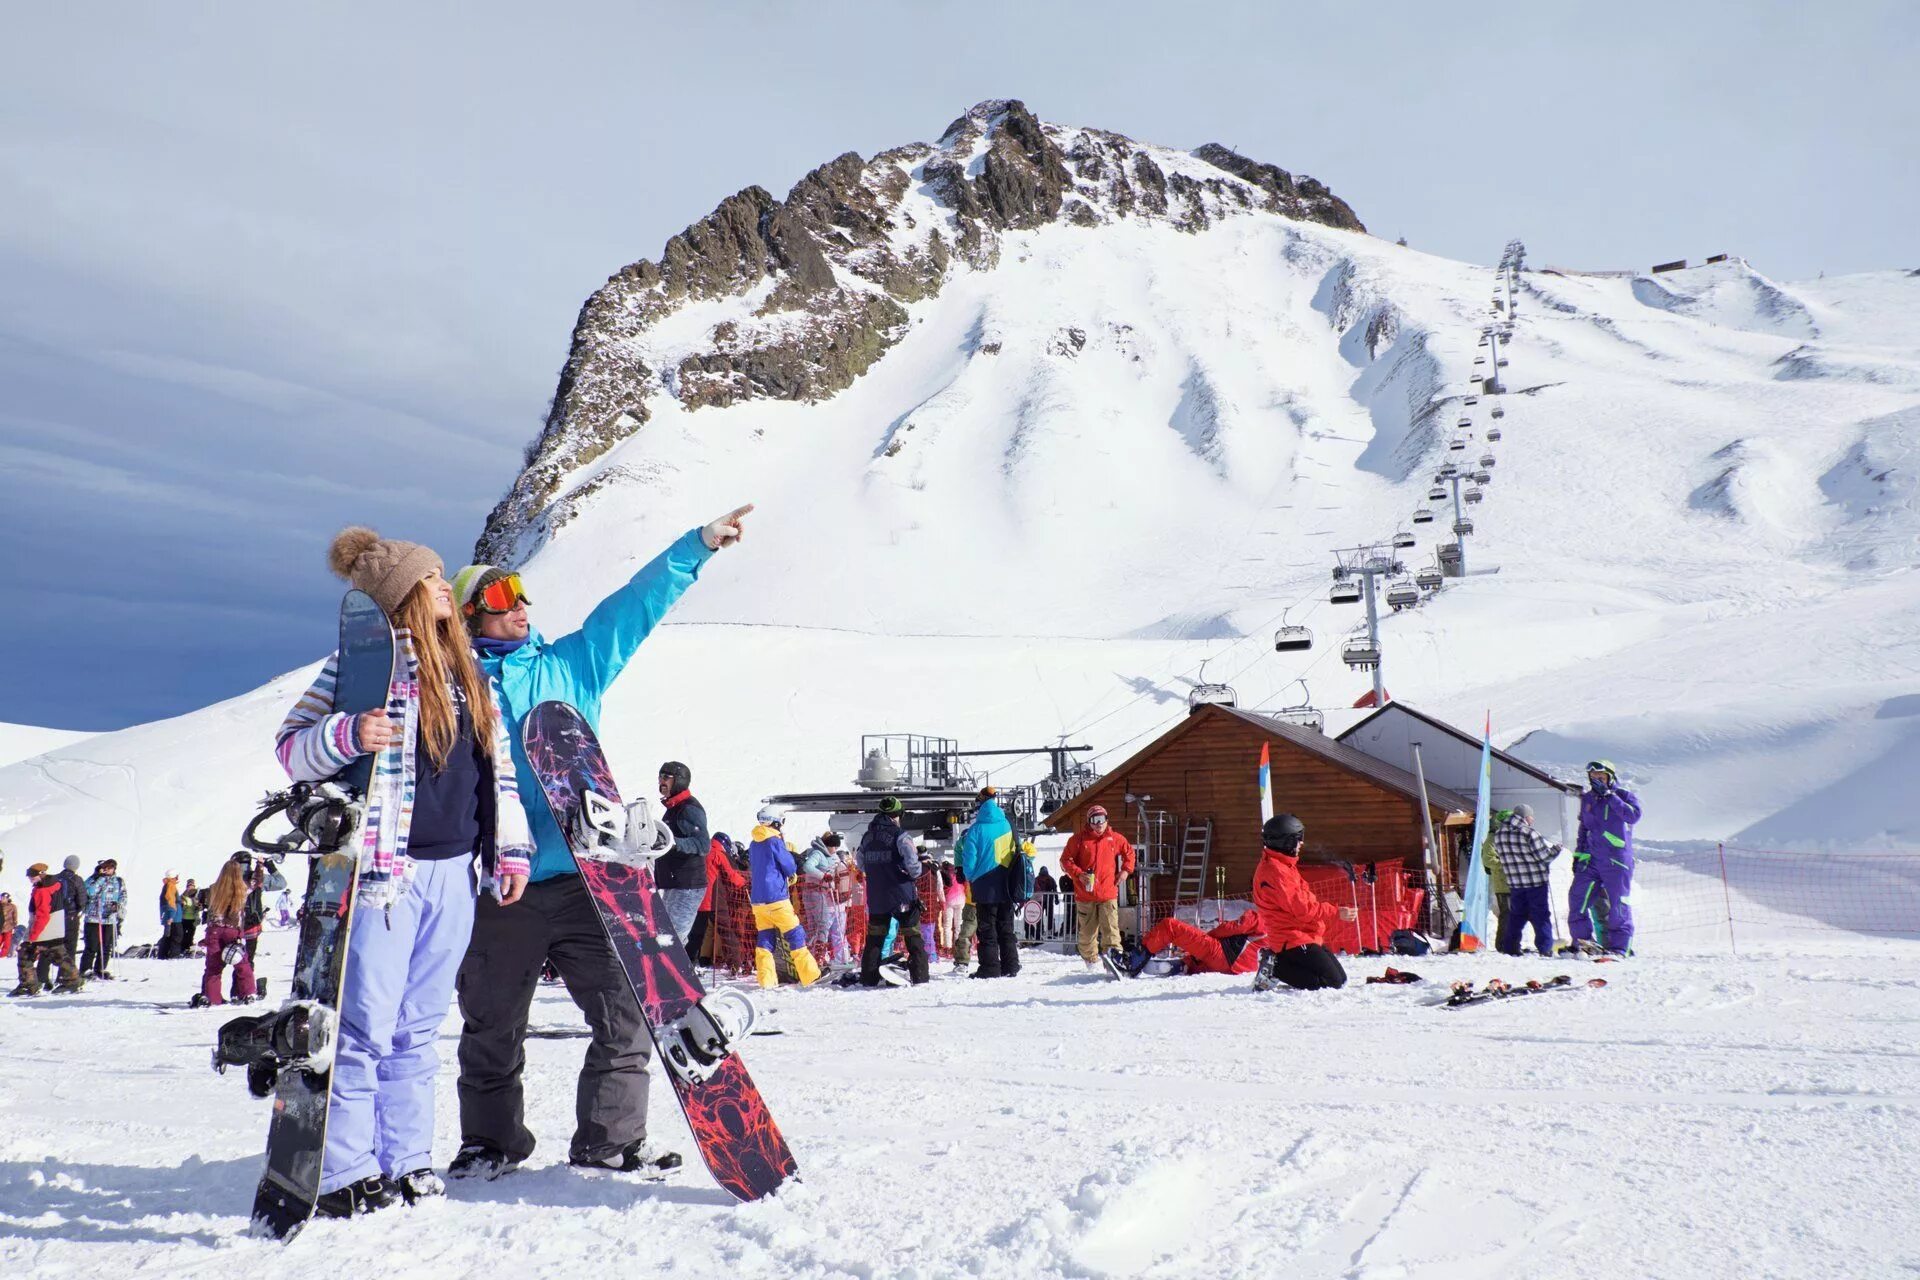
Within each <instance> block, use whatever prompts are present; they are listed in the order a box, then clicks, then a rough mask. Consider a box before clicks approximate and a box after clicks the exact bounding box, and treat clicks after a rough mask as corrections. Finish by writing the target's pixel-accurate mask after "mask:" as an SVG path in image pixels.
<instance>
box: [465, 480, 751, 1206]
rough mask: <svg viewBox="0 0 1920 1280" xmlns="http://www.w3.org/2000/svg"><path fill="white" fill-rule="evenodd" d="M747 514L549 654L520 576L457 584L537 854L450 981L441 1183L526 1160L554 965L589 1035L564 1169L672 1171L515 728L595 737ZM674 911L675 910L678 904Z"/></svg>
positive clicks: (590, 909) (637, 1044)
mask: <svg viewBox="0 0 1920 1280" xmlns="http://www.w3.org/2000/svg"><path fill="white" fill-rule="evenodd" d="M752 510H753V508H752V507H751V506H745V507H741V508H739V509H737V510H735V511H732V512H729V513H728V514H727V515H724V516H722V517H720V518H719V519H718V520H715V521H713V522H712V523H710V524H708V525H706V526H705V527H704V528H700V529H690V530H688V531H687V532H686V533H685V534H683V535H681V536H680V537H679V538H677V539H676V540H675V541H674V542H673V544H672V545H671V546H669V547H668V548H667V549H666V550H665V551H663V552H661V553H660V554H659V555H657V556H655V557H654V558H653V559H652V560H650V561H648V562H647V564H645V565H644V566H642V567H641V569H640V571H639V572H638V573H636V574H634V575H633V577H632V578H631V579H630V580H629V581H628V582H627V583H626V585H624V586H622V587H621V588H620V589H618V590H617V591H615V592H614V593H613V594H611V595H609V596H608V597H607V598H606V599H604V600H602V601H601V602H600V603H599V604H597V605H595V606H594V608H593V610H592V612H590V613H589V614H588V615H587V619H586V621H585V622H583V623H582V624H581V626H580V629H579V630H578V631H574V632H570V633H569V634H567V635H564V636H561V637H560V638H559V639H558V640H552V641H549V640H548V639H547V638H546V637H544V636H542V635H541V634H540V633H539V631H537V630H536V629H535V628H534V627H533V625H532V622H531V620H530V619H529V617H528V613H527V606H528V605H529V604H530V603H531V601H529V600H528V599H527V594H526V592H525V591H524V590H523V589H522V584H521V581H520V575H519V574H517V573H512V572H509V571H507V570H505V569H502V568H499V567H498V566H495V565H488V564H470V565H468V566H466V567H465V568H463V569H461V570H460V572H458V573H457V574H455V575H454V591H455V595H456V597H457V602H458V605H459V608H460V611H461V613H462V614H463V615H464V617H465V618H466V623H467V628H468V630H469V631H470V632H471V633H472V637H473V647H474V650H475V652H476V653H477V654H478V656H479V659H480V666H481V669H482V670H483V671H485V672H486V674H487V675H488V677H489V678H490V679H491V681H492V684H493V687H494V696H495V697H496V698H497V699H498V701H499V704H500V711H501V715H502V718H503V719H504V720H505V721H506V726H507V735H508V739H509V742H510V744H511V747H512V751H513V760H514V765H515V768H516V769H517V771H518V777H519V785H520V793H521V795H522V796H523V797H525V799H526V805H527V809H526V820H527V823H528V825H529V827H530V828H531V830H532V833H533V840H534V845H535V848H534V854H533V860H532V871H531V876H530V878H529V882H528V885H527V893H526V897H525V899H524V900H523V901H522V902H521V903H520V905H519V906H518V907H516V908H515V909H514V910H512V911H508V910H506V909H505V908H504V907H503V906H501V905H497V904H494V903H490V902H487V901H485V900H482V901H481V903H480V905H479V907H478V909H477V910H476V913H475V916H474V924H473V943H472V946H471V947H470V948H469V950H468V953H467V958H466V961H465V962H464V963H463V964H462V966H461V970H460V1012H461V1016H462V1017H463V1018H464V1019H465V1026H464V1027H463V1028H462V1031H461V1035H460V1084H459V1092H460V1135H461V1145H460V1153H459V1154H458V1155H457V1156H455V1157H454V1161H453V1165H452V1167H451V1169H450V1170H449V1172H450V1173H451V1174H452V1175H453V1176H454V1177H475V1176H478V1177H487V1178H494V1177H498V1176H500V1175H501V1174H502V1173H505V1172H507V1171H508V1170H510V1169H513V1168H516V1167H518V1166H519V1165H520V1163H521V1162H522V1161H524V1160H525V1159H526V1158H527V1157H528V1156H530V1155H532V1154H533V1148H534V1135H533V1133H532V1131H531V1130H529V1129H528V1128H527V1126H526V1120H525V1086H524V1082H523V1075H524V1073H525V1070H526V1036H527V1018H528V1015H529V1013H530V1012H531V1010H532V1007H533V993H534V990H535V988H536V987H537V986H538V985H539V981H540V971H541V969H542V967H543V966H544V965H545V964H546V963H548V962H551V963H552V964H553V967H554V969H555V970H556V971H557V972H558V973H559V974H560V977H561V980H562V981H563V982H565V983H566V987H567V994H568V995H570V996H572V997H573V1000H574V1003H575V1004H577V1005H579V1006H580V1009H581V1012H582V1013H584V1014H585V1015H586V1019H587V1025H588V1027H589V1028H590V1029H591V1031H592V1037H591V1038H590V1039H589V1040H588V1042H587V1053H586V1059H585V1061H584V1062H583V1063H582V1064H581V1068H580V1079H579V1083H578V1085H577V1086H576V1088H575V1092H574V1132H573V1139H572V1142H571V1144H570V1145H569V1147H568V1152H567V1158H568V1160H569V1161H570V1162H571V1163H573V1164H575V1165H578V1166H582V1167H586V1168H599V1169H611V1170H614V1171H617V1172H629V1173H630V1172H642V1171H646V1172H662V1171H665V1170H667V1169H670V1168H674V1167H676V1166H678V1165H679V1164H680V1163H681V1161H680V1157H679V1156H678V1155H677V1154H675V1153H673V1152H660V1151H656V1150H654V1149H653V1148H652V1147H650V1146H649V1145H648V1143H647V1063H648V1062H649V1061H650V1060H651V1058H652V1056H653V1040H652V1037H651V1036H650V1035H649V1033H648V1031H647V1024H646V1020H645V1019H644V1018H643V1017H642V1016H641V1014H640V1005H639V1003H638V1002H637V1001H636V1000H635V999H634V998H633V989H632V987H631V986H630V985H629V984H628V982H627V977H626V974H625V973H624V972H623V971H622V970H621V968H620V963H619V961H618V960H617V959H616V958H615V956H614V954H613V948H612V947H611V946H609V945H608V943H607V937H606V933H605V931H604V930H603V928H602V927H601V924H600V913H599V911H598V909H597V908H596V907H595V906H594V903H593V899H592V897H591V895H589V894H588V892H587V889H586V886H585V884H583V883H582V881H581V879H580V868H579V866H578V865H577V864H576V863H575V862H574V860H573V854H572V853H571V852H570V851H569V849H568V847H567V838H566V835H565V834H564V833H563V832H562V831H561V830H560V828H559V827H557V826H556V825H554V821H553V814H552V813H551V812H550V811H549V810H548V808H547V805H546V802H545V800H544V799H543V797H542V793H541V789H540V783H539V779H537V778H536V777H535V776H534V774H533V770H532V768H531V766H530V765H529V764H528V763H527V754H526V748H525V745H524V744H523V743H522V742H521V741H520V725H521V722H522V721H523V720H524V719H525V718H526V716H527V714H528V713H529V712H531V711H532V710H533V709H534V707H535V706H537V705H538V704H540V703H542V702H545V701H547V700H549V699H552V700H557V701H561V702H566V703H569V704H570V705H572V706H573V707H574V709H575V710H577V711H579V712H580V714H581V715H582V716H583V717H585V719H586V721H587V723H588V724H589V725H590V726H592V728H593V729H594V731H595V732H596V733H598V732H599V729H600V723H599V722H600V704H601V701H602V699H603V698H604V697H605V695H606V692H607V690H608V688H609V687H611V685H612V684H613V681H614V679H615V678H616V677H617V676H618V675H619V674H620V672H621V671H622V670H624V669H625V668H626V665H627V663H628V662H629V661H630V660H631V659H632V658H633V655H634V653H635V651H636V650H638V649H639V647H640V644H641V642H642V641H644V640H645V639H646V638H647V636H648V635H650V634H651V633H652V631H653V629H654V627H656V626H658V625H659V623H660V619H661V618H662V617H664V616H665V615H666V612H667V610H668V609H670V608H672V607H673V604H674V602H675V601H677V600H678V599H679V598H680V596H681V594H682V593H683V592H685V591H686V589H687V588H688V587H690V586H692V585H693V583H694V580H695V579H696V578H698V577H699V576H700V570H701V568H702V567H703V566H704V565H705V564H706V562H707V561H708V560H709V559H711V558H712V557H713V554H714V553H715V552H716V551H718V550H719V549H720V548H722V547H726V546H731V545H732V544H733V543H735V542H738V541H739V540H740V536H741V526H740V521H741V519H742V518H743V517H744V516H745V515H746V514H747V513H748V512H750V511H752ZM702 852H704V849H703V850H702ZM679 901H680V903H681V904H683V905H685V904H687V902H688V899H687V898H681V899H679ZM700 901H701V898H700V896H698V895H695V896H693V897H692V898H691V909H689V910H688V912H687V918H686V920H685V922H684V925H685V929H686V930H690V929H691V928H692V925H693V917H694V915H695V914H696V913H697V912H698V910H699V906H700ZM670 906H671V904H670ZM677 931H681V932H682V936H685V932H684V930H677Z"/></svg>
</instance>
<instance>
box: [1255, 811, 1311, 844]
mask: <svg viewBox="0 0 1920 1280" xmlns="http://www.w3.org/2000/svg"><path fill="white" fill-rule="evenodd" d="M1306 834H1307V824H1306V823H1304V822H1302V821H1300V819H1298V818H1296V817H1294V816H1293V815H1292V814H1290V813H1280V814H1275V815H1274V816H1273V817H1271V818H1268V819H1267V820H1266V821H1265V822H1264V823H1262V824H1261V825H1260V843H1261V844H1262V845H1264V846H1266V847H1267V848H1269V849H1278V850H1280V851H1281V852H1282V853H1289V852H1291V851H1292V850H1293V847H1294V846H1295V845H1296V844H1299V843H1300V841H1301V840H1302V839H1304V838H1305V836H1306Z"/></svg>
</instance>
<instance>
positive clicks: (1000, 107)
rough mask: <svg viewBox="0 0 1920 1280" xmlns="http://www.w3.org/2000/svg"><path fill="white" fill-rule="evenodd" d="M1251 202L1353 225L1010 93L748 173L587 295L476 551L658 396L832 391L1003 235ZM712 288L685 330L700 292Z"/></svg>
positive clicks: (1219, 167) (1235, 173)
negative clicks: (833, 151) (546, 403)
mask: <svg viewBox="0 0 1920 1280" xmlns="http://www.w3.org/2000/svg"><path fill="white" fill-rule="evenodd" d="M1253 212H1264V213H1270V214H1278V215H1281V216H1283V217H1288V218H1295V219H1300V220H1302V221H1308V222H1318V223H1322V224H1324V225H1326V226H1330V227H1338V228H1341V229H1343V230H1349V231H1365V229H1366V228H1365V227H1363V226H1362V225H1361V223H1360V220H1359V218H1357V217H1356V216H1355V215H1354V212H1353V210H1352V209H1351V208H1349V207H1348V206H1347V204H1346V202H1345V201H1343V200H1341V199H1339V198H1338V197H1337V196H1335V195H1333V193H1332V192H1330V191H1328V190H1327V188H1326V187H1325V186H1324V185H1322V184H1321V183H1319V182H1316V181H1314V180H1313V179H1312V178H1308V177H1304V176H1301V177H1296V176H1294V175H1293V174H1290V173H1288V172H1287V171H1286V170H1284V169H1281V168H1278V167H1276V166H1274V165H1270V164H1261V163H1259V162H1257V161H1254V160H1249V159H1248V158H1246V157H1245V156H1242V155H1239V154H1237V153H1236V152H1234V151H1231V150H1229V149H1228V148H1226V147H1223V146H1220V145H1218V144H1209V145H1207V146H1204V147H1201V148H1200V149H1199V150H1198V151H1195V152H1193V153H1191V154H1188V153H1184V152H1179V151H1171V150H1167V149H1164V148H1159V147H1153V146H1148V145H1145V144H1142V143H1138V142H1135V141H1133V140H1132V139H1130V138H1126V137H1123V136H1122V135H1120V134H1116V133H1109V132H1106V131H1104V130H1098V129H1079V128H1071V127H1066V126H1061V125H1053V124H1048V123H1046V122H1044V121H1042V120H1040V119H1039V118H1038V117H1036V116H1035V115H1034V114H1033V113H1032V112H1030V111H1028V110H1027V108H1026V107H1025V106H1024V105H1023V104H1022V103H1019V102H1015V101H999V100H996V101H990V102H983V103H980V104H979V105H978V106H976V107H974V108H973V109H972V110H970V111H968V112H967V113H966V114H965V115H962V116H961V117H960V118H959V119H957V120H955V121H954V122H953V123H952V124H951V125H949V126H948V127H947V130H946V132H945V133H944V134H942V135H941V137H940V140H939V141H938V142H937V143H934V144H932V145H928V144H924V143H916V144H912V145H909V146H904V147H898V148H895V149H893V150H891V151H885V152H882V153H881V154H879V155H877V156H875V157H874V158H873V159H872V160H862V159H861V158H860V157H859V156H858V155H856V154H854V153H852V152H848V153H847V154H845V155H842V156H839V157H837V158H835V159H834V160H831V161H829V162H828V163H826V164H824V165H821V166H820V167H819V168H817V169H815V170H814V171H813V172H811V173H809V174H807V175H806V176H805V177H803V178H801V179H800V181H799V182H797V183H795V184H794V187H793V190H791V191H790V192H788V193H787V198H786V199H785V200H777V199H775V198H774V197H773V196H772V194H770V193H769V192H767V191H766V190H764V189H762V188H760V187H748V188H747V189H746V190H744V191H741V192H739V193H737V194H736V195H733V196H729V197H728V198H727V199H725V200H723V201H721V202H720V205H719V207H718V208H716V209H715V210H714V211H713V212H712V213H711V214H709V215H707V216H706V217H705V218H702V219H701V220H700V221H699V222H696V223H694V224H693V225H692V226H690V227H688V228H687V229H686V230H685V231H682V232H681V233H680V234H679V235H676V236H674V237H673V238H672V239H670V240H668V241H667V243H666V246H665V248H663V249H662V250H661V253H660V257H659V259H658V260H657V261H651V262H636V263H633V264H631V265H629V266H626V267H623V268H621V270H620V271H619V272H617V273H616V274H615V275H614V276H613V277H612V278H611V279H609V280H608V281H607V283H606V284H605V285H604V286H602V287H601V288H600V289H599V290H597V291H596V292H595V293H594V295H593V296H592V297H591V298H588V299H587V302H586V305H584V306H583V307H582V308H581V309H580V316H579V319H578V320H577V321H576V322H575V324H574V330H573V343H572V348H571V350H570V351H569V353H568V356H567V363H566V367H565V368H564V369H563V370H562V371H561V374H560V383H559V387H558V388H557V390H556V391H555V393H554V398H553V404H552V406H551V408H550V409H549V411H548V414H547V421H546V425H545V427H544V428H543V429H542V431H541V433H540V435H539V437H538V438H537V439H536V440H535V441H534V442H533V443H532V444H531V445H530V446H529V447H528V450H527V455H526V466H525V468H524V469H523V470H522V471H521V473H520V475H519V477H518V478H517V479H516V480H515V481H514V484H513V487H512V489H511V490H509V491H508V493H507V495H506V496H505V497H504V498H502V499H501V500H500V503H499V505H498V506H496V507H495V508H494V510H493V513H492V514H491V515H490V516H489V517H488V520H487V525H486V529H485V532H484V533H483V534H482V535H481V537H480V539H479V542H478V544H477V547H476V552H475V553H476V555H477V556H478V557H479V558H480V559H482V560H486V561H488V562H492V563H508V564H513V563H518V562H519V561H520V560H522V559H524V558H525V556H526V555H528V554H530V553H531V552H532V551H533V550H534V549H535V548H536V547H537V546H538V545H539V543H540V542H541V541H543V540H544V538H545V537H546V536H547V535H548V534H550V533H551V532H552V531H553V530H555V529H557V528H559V527H560V526H561V525H562V524H564V523H565V522H566V521H567V520H568V519H570V518H571V517H572V514H573V512H574V511H575V510H577V508H578V504H579V501H580V499H581V498H583V497H584V496H586V493H587V492H588V491H590V490H589V486H593V487H598V486H599V485H600V484H602V483H603V482H604V480H605V477H604V476H600V477H594V478H592V479H585V478H583V477H581V476H580V472H581V471H582V469H583V468H586V467H587V466H588V465H589V464H591V463H593V462H595V461H596V460H597V459H599V458H600V457H601V456H602V455H604V454H605V453H606V452H607V451H608V450H609V449H611V448H612V447H613V446H615V445H616V444H618V443H619V442H620V441H622V440H624V439H626V438H627V437H629V436H631V435H632V434H633V433H635V432H637V431H639V430H641V429H642V428H644V427H645V426H646V424H647V423H648V422H649V421H651V420H652V419H653V417H654V413H653V411H652V409H651V408H650V405H652V404H655V403H657V402H658V401H659V399H660V398H661V397H671V398H672V399H674V400H677V401H678V402H679V403H680V404H681V405H682V406H684V407H686V408H688V409H701V408H708V407H719V406H725V405H730V404H736V403H739V402H741V401H743V400H752V399H779V400H798V401H818V400H824V399H826V398H828V397H830V396H833V395H835V394H837V393H839V392H841V391H844V390H845V389H846V388H847V387H849V386H851V385H852V383H853V381H854V379H856V378H858V377H859V376H860V375H861V374H863V373H865V372H866V371H867V370H868V369H869V368H871V367H872V366H873V364H874V362H875V361H877V360H879V359H881V358H882V357H883V356H884V355H885V354H886V352H887V350H888V348H890V347H891V346H892V345H893V344H894V343H895V342H897V341H899V339H900V337H901V336H902V335H903V334H904V333H905V332H906V329H907V325H908V315H907V308H908V307H909V306H910V305H911V304H913V303H914V302H917V301H920V300H921V299H924V298H928V297H932V296H933V295H935V294H937V293H938V292H939V291H940V289H941V288H942V286H943V285H944V284H945V282H946V280H947V279H948V278H949V276H950V275H951V273H952V272H954V271H956V270H979V271H984V270H990V269H992V267H993V266H994V265H995V264H996V263H997V262H998V261H999V255H1000V249H1001V245H1002V242H1003V241H1004V239H1005V238H1006V237H1007V236H1008V235H1010V234H1015V233H1022V232H1034V231H1038V230H1042V229H1045V228H1049V227H1055V226H1059V227H1064V228H1071V227H1097V226H1101V225H1105V224H1108V223H1113V222H1118V221H1123V220H1134V221H1152V222H1163V223H1166V224H1169V225H1171V226H1173V227H1175V228H1178V229H1181V230H1184V231H1188V232H1195V233H1197V232H1201V231H1204V230H1205V229H1206V228H1208V227H1210V226H1212V225H1214V224H1215V223H1217V222H1218V221H1219V220H1220V219H1222V218H1224V217H1230V216H1235V215H1239V214H1246V213H1253ZM715 303H719V304H722V305H721V306H720V307H715V308H713V309H714V313H715V314H714V319H713V320H712V321H711V322H710V323H705V324H701V323H696V324H694V325H693V326H692V328H693V329H694V332H693V334H692V335H691V336H689V332H688V330H689V324H688V318H689V316H698V315H700V314H701V313H700V312H698V311H695V310H694V308H698V307H701V306H702V305H703V304H704V305H708V306H711V305H712V304H715ZM669 319H671V320H672V323H671V324H668V323H664V322H666V321H668V320H669Z"/></svg>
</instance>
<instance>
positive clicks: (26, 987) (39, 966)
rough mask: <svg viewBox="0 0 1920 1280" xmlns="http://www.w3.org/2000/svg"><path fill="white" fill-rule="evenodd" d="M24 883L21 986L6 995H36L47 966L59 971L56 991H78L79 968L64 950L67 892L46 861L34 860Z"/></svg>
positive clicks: (70, 953)
mask: <svg viewBox="0 0 1920 1280" xmlns="http://www.w3.org/2000/svg"><path fill="white" fill-rule="evenodd" d="M27 883H28V884H29V885H31V886H32V892H31V895H30V897H29V898H28V901H27V940H26V942H25V943H24V944H22V945H21V947H20V960H19V972H20V985H19V986H17V987H15V988H14V989H13V990H12V991H11V992H9V993H8V994H9V995H16V996H37V995H39V994H40V989H41V988H42V987H44V986H45V985H46V983H47V971H48V969H50V968H57V969H58V970H59V972H60V984H59V985H58V986H56V987H55V988H54V991H55V992H57V993H60V994H62V995H65V994H70V993H72V992H75V991H78V990H80V970H79V969H78V968H77V967H76V966H75V965H74V963H73V953H72V952H70V951H68V950H67V922H66V914H65V913H66V906H65V903H66V894H65V891H64V888H63V886H62V885H61V883H60V877H58V876H56V875H52V874H50V873H49V872H48V870H47V864H46V863H44V862H36V863H34V864H33V865H32V866H30V867H28V868H27Z"/></svg>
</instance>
